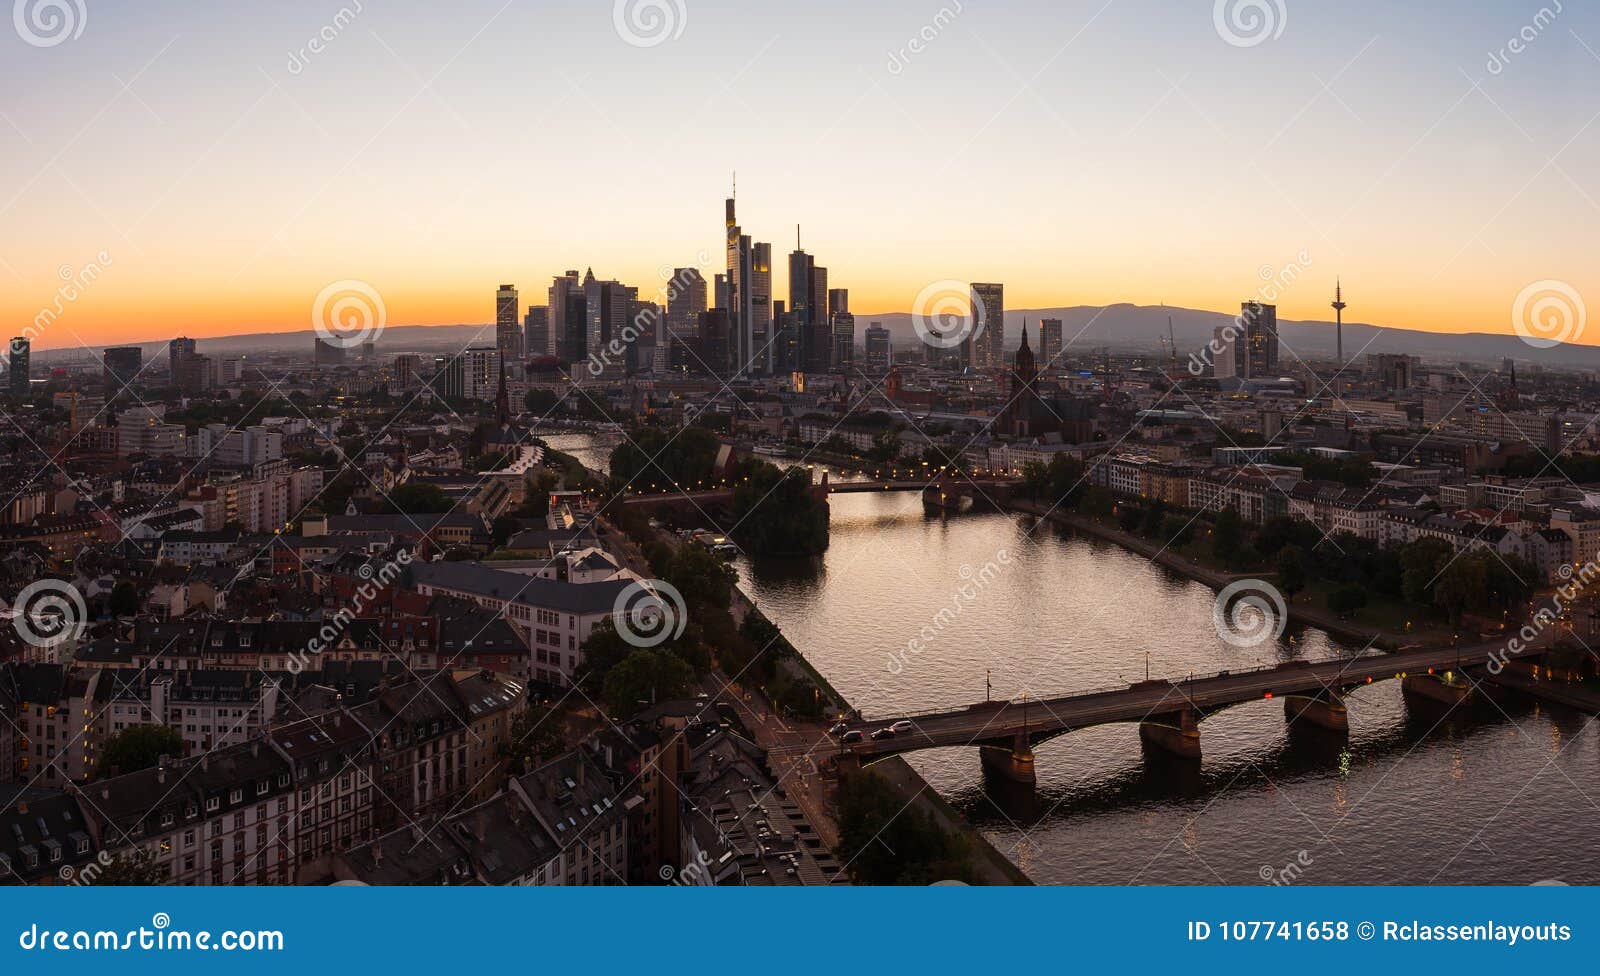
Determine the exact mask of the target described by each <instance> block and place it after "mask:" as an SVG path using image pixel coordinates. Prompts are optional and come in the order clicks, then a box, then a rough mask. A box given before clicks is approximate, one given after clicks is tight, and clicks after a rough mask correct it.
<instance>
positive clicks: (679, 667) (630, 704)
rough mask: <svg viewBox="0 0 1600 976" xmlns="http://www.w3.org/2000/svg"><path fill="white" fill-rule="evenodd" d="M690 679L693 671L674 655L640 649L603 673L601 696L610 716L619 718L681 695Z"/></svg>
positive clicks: (692, 677)
mask: <svg viewBox="0 0 1600 976" xmlns="http://www.w3.org/2000/svg"><path fill="white" fill-rule="evenodd" d="M693 680H694V672H693V671H692V670H690V668H689V665H687V664H685V663H683V660H682V659H681V658H679V657H678V656H677V655H676V654H673V653H672V652H671V651H663V650H661V649H660V648H653V647H652V648H641V649H639V650H636V651H634V652H633V653H632V654H629V655H628V656H627V658H626V659H624V660H623V662H622V663H621V664H618V665H617V666H616V667H614V668H612V669H611V673H610V674H608V675H606V681H605V686H604V690H603V691H602V695H603V697H604V698H605V702H606V705H607V706H608V707H609V708H610V709H611V717H612V718H614V719H620V718H624V717H627V716H630V715H633V714H635V713H637V712H639V711H640V710H641V709H642V708H645V707H648V706H649V705H650V704H654V703H656V702H663V701H670V700H672V699H674V698H678V697H681V696H682V695H683V694H684V693H685V692H687V691H688V690H689V684H690V682H692V681H693Z"/></svg>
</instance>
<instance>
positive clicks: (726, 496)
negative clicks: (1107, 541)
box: [622, 472, 1021, 510]
mask: <svg viewBox="0 0 1600 976" xmlns="http://www.w3.org/2000/svg"><path fill="white" fill-rule="evenodd" d="M1020 483H1021V480H1020V479H1017V478H996V477H979V478H966V477H961V476H959V475H944V476H942V477H939V478H935V479H933V480H931V481H929V480H927V479H922V480H918V479H914V478H898V479H882V478H879V479H870V480H865V481H830V480H829V479H828V474H827V472H823V475H822V480H821V481H820V482H817V483H816V484H814V485H812V486H811V490H812V491H813V492H814V493H815V494H816V495H818V496H819V497H823V498H826V497H827V496H829V495H855V494H861V495H864V494H869V493H872V492H887V491H918V492H921V493H922V501H923V504H924V505H926V506H927V507H928V508H930V509H938V510H954V509H959V508H960V507H961V504H962V501H963V500H964V499H968V498H972V499H975V500H976V499H989V498H993V499H996V500H1000V499H1002V498H1005V497H1009V495H1010V492H1011V491H1012V490H1013V489H1014V488H1016V487H1017V485H1019V484H1020ZM733 491H734V489H733V486H731V485H729V486H727V487H717V488H708V489H704V490H701V491H676V490H674V491H663V492H654V493H648V494H635V495H629V496H628V497H627V498H626V499H624V500H623V502H622V504H624V505H631V506H637V507H640V508H661V507H668V506H686V507H687V506H697V507H702V508H703V507H706V506H709V505H718V504H728V503H731V502H732V501H733Z"/></svg>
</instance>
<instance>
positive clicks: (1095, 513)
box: [1078, 485, 1116, 519]
mask: <svg viewBox="0 0 1600 976" xmlns="http://www.w3.org/2000/svg"><path fill="white" fill-rule="evenodd" d="M1115 506H1116V499H1114V498H1112V497H1111V492H1109V491H1107V490H1106V489H1104V488H1101V487H1099V486H1098V485H1097V486H1094V487H1092V488H1088V489H1086V490H1085V491H1084V493H1083V501H1082V502H1081V503H1079V505H1078V509H1079V511H1081V512H1083V514H1085V515H1087V516H1089V517H1090V518H1097V519H1099V518H1105V517H1106V516H1107V515H1110V514H1111V510H1112V508H1114V507H1115Z"/></svg>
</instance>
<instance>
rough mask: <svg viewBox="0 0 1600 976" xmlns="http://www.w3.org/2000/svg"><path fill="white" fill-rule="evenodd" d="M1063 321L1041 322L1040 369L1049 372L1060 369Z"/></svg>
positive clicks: (1043, 320)
mask: <svg viewBox="0 0 1600 976" xmlns="http://www.w3.org/2000/svg"><path fill="white" fill-rule="evenodd" d="M1060 359H1061V320H1060V319H1040V320H1039V368H1040V369H1041V370H1045V371H1049V370H1052V369H1060V368H1061V363H1060V362H1059V360H1060Z"/></svg>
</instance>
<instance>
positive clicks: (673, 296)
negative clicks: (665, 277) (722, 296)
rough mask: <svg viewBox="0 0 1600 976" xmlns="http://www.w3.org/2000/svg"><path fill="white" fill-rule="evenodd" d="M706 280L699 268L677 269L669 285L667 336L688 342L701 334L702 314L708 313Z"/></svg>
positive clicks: (675, 340)
mask: <svg viewBox="0 0 1600 976" xmlns="http://www.w3.org/2000/svg"><path fill="white" fill-rule="evenodd" d="M706 308H707V306H706V279H705V276H704V275H702V274H701V273H700V269H699V268H675V269H673V272H672V281H670V282H668V284H667V334H668V335H669V336H670V337H671V340H672V341H674V342H686V341H688V340H690V339H693V338H694V337H695V336H697V335H699V334H700V313H701V312H704V311H706Z"/></svg>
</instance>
